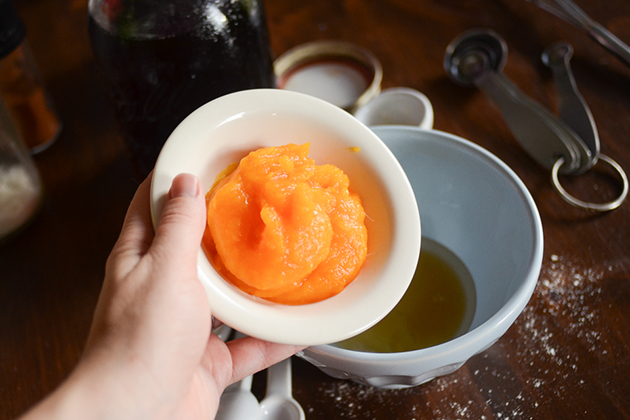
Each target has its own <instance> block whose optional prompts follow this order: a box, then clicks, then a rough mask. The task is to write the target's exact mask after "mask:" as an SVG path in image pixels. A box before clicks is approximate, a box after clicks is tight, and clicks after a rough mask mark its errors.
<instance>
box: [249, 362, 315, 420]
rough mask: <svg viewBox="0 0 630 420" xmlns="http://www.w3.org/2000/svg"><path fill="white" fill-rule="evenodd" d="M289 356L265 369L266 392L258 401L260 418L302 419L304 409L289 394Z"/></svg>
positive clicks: (261, 419)
mask: <svg viewBox="0 0 630 420" xmlns="http://www.w3.org/2000/svg"><path fill="white" fill-rule="evenodd" d="M291 388H292V385H291V358H288V359H286V360H283V361H282V362H279V363H276V364H275V365H273V366H271V367H270V368H269V369H267V393H266V395H265V398H264V399H263V400H262V401H261V402H260V416H259V419H260V420H304V419H305V418H306V416H305V414H304V410H303V409H302V406H300V403H298V402H297V401H296V400H295V399H294V398H293V396H292V395H291Z"/></svg>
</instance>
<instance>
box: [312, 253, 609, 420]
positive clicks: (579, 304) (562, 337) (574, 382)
mask: <svg viewBox="0 0 630 420" xmlns="http://www.w3.org/2000/svg"><path fill="white" fill-rule="evenodd" d="M612 271H613V267H610V266H605V267H601V266H600V267H594V268H585V267H583V266H581V265H579V264H575V263H573V262H571V261H570V260H568V259H565V258H563V257H561V256H557V255H552V256H551V257H550V259H548V260H547V261H545V263H544V264H543V270H542V271H541V274H540V277H539V281H538V284H537V286H536V289H535V291H534V295H533V297H532V300H531V301H530V303H529V304H528V305H527V307H526V308H525V310H524V311H523V313H522V314H521V316H520V317H519V318H518V319H517V321H516V322H515V324H514V325H513V326H512V329H511V331H509V333H508V334H507V335H506V336H505V337H504V338H503V339H502V340H500V341H499V342H498V343H497V344H496V345H495V346H493V347H491V348H490V349H489V350H487V351H486V352H484V353H483V354H481V355H479V356H477V357H475V358H474V359H472V360H471V361H470V362H469V363H467V364H466V365H465V366H464V367H463V368H461V369H460V370H458V371H457V372H455V373H454V374H451V375H448V376H446V377H441V378H437V379H435V380H433V381H431V382H429V383H427V384H425V385H422V386H419V387H415V388H410V389H403V390H394V391H390V390H379V389H375V388H369V387H363V386H360V385H357V384H355V383H352V382H347V381H331V382H327V383H325V384H324V385H322V387H321V388H320V389H319V398H318V401H317V403H316V405H315V407H305V409H306V413H307V418H308V417H309V413H311V414H312V415H313V418H317V415H318V414H324V412H326V410H324V411H322V412H321V413H320V407H328V408H327V410H330V409H332V410H333V412H334V413H335V416H334V418H339V419H367V420H370V419H382V418H386V417H383V416H384V415H385V416H387V413H388V412H389V413H391V414H392V415H393V414H394V413H395V414H396V418H397V419H400V420H406V419H408V420H416V419H417V420H419V419H424V418H432V419H482V420H483V419H500V420H517V419H519V420H520V419H536V418H541V417H545V415H549V413H548V412H546V410H547V408H546V407H548V405H549V403H550V402H551V401H554V402H557V401H562V400H566V402H567V403H572V402H573V401H572V398H573V397H571V395H570V394H571V391H575V390H576V389H578V390H579V389H582V391H583V392H584V393H586V394H587V393H588V390H587V389H585V388H583V387H585V386H587V384H585V379H584V378H585V377H586V375H587V374H588V372H581V371H580V367H579V366H581V369H582V370H585V369H586V368H585V367H584V366H590V365H591V364H592V365H597V364H598V360H599V361H601V359H602V358H606V357H613V355H612V354H609V353H613V351H609V350H607V348H608V347H609V346H608V345H607V343H606V338H605V337H606V331H608V329H607V325H606V324H605V319H603V318H605V317H602V316H601V315H602V314H601V310H602V308H601V300H602V299H601V298H602V296H601V295H602V284H603V283H604V279H605V277H607V276H609V275H611V274H612V273H611V272H612ZM602 332H604V333H603V334H602ZM584 359H586V360H584ZM591 360H592V363H591ZM585 362H586V363H585ZM497 381H498V382H499V383H500V384H501V386H500V387H498V386H496V384H497ZM483 384H494V385H492V386H491V387H489V386H488V385H486V386H485V387H484V386H483ZM580 393H582V392H580ZM401 413H404V414H401ZM392 418H393V417H392Z"/></svg>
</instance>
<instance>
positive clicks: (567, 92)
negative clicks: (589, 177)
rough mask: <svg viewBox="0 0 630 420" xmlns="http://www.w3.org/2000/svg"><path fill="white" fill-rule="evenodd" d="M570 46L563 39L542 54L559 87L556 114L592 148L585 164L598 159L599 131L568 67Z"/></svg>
mask: <svg viewBox="0 0 630 420" xmlns="http://www.w3.org/2000/svg"><path fill="white" fill-rule="evenodd" d="M572 56H573V47H572V46H571V45H570V44H567V43H566V42H557V43H555V44H552V45H550V46H549V47H547V49H546V50H545V51H544V52H543V54H542V61H543V63H545V65H546V66H548V67H549V68H551V71H552V73H553V76H554V81H555V85H556V89H557V91H558V101H559V109H558V117H559V118H560V120H562V121H563V122H564V123H565V124H566V125H568V126H569V127H571V128H572V129H573V131H575V133H576V134H577V135H578V136H580V138H581V139H582V141H584V144H586V146H587V147H588V148H589V150H590V151H591V157H592V158H591V162H590V164H589V165H588V167H591V166H593V165H595V163H597V158H598V157H599V149H600V147H599V134H598V133H597V127H596V125H595V120H594V119H593V115H592V114H591V110H590V109H589V107H588V105H587V104H586V101H585V100H584V98H583V97H582V95H581V94H580V91H579V90H578V88H577V84H576V83H575V78H574V77H573V72H572V71H571V64H570V61H571V57H572Z"/></svg>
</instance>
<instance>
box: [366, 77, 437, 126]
mask: <svg viewBox="0 0 630 420" xmlns="http://www.w3.org/2000/svg"><path fill="white" fill-rule="evenodd" d="M354 115H355V116H356V117H357V119H358V120H359V121H361V122H362V123H364V124H365V125H367V126H370V127H372V126H381V125H411V126H414V127H420V128H424V129H427V130H430V129H431V128H433V106H432V105H431V101H429V98H427V97H426V95H424V94H423V93H421V92H418V91H417V90H415V89H411V88H405V87H400V88H390V89H385V90H383V91H382V92H381V93H380V94H379V95H378V96H376V97H374V98H373V99H372V100H371V101H369V102H368V103H366V104H365V105H363V106H361V107H359V108H358V109H357V110H356V111H355V113H354Z"/></svg>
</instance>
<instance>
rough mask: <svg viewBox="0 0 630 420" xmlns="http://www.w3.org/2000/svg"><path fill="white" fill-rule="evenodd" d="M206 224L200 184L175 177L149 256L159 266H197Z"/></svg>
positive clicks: (182, 176)
mask: <svg viewBox="0 0 630 420" xmlns="http://www.w3.org/2000/svg"><path fill="white" fill-rule="evenodd" d="M205 222H206V206H205V198H204V196H203V194H202V192H201V184H200V182H199V180H198V179H197V178H196V177H195V176H193V175H190V174H180V175H177V176H176V177H175V179H174V180H173V184H172V185H171V189H170V191H169V194H168V196H167V198H166V202H165V203H164V209H163V211H162V215H161V217H160V220H159V221H158V225H157V227H156V229H155V239H154V241H153V245H152V246H151V251H150V252H152V253H153V254H154V256H155V257H157V258H158V260H157V261H158V262H161V261H177V262H178V264H179V263H182V264H187V263H189V262H196V258H197V250H198V249H199V245H200V243H201V238H202V237H203V232H204V228H205ZM184 266H185V265H184Z"/></svg>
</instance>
